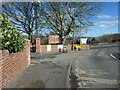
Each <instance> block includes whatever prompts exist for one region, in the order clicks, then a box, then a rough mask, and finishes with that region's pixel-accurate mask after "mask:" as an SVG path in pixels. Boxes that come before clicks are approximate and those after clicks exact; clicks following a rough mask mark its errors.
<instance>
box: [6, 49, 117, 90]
mask: <svg viewBox="0 0 120 90" xmlns="http://www.w3.org/2000/svg"><path fill="white" fill-rule="evenodd" d="M111 49H114V50H116V49H117V48H116V49H115V47H98V48H92V49H91V50H86V51H70V52H68V53H60V54H59V53H55V54H39V53H32V54H31V65H30V67H29V68H27V69H26V70H25V71H23V72H22V73H21V74H20V75H19V76H17V77H16V78H15V79H14V80H13V82H12V83H11V84H10V85H9V86H6V88H67V84H68V83H67V82H68V81H69V80H68V78H67V76H68V68H69V64H70V62H71V61H73V63H72V70H71V74H72V76H71V82H72V84H71V87H72V88H73V87H75V88H78V87H80V88H117V87H118V64H119V61H118V60H115V59H114V58H112V57H111V56H110V52H113V51H114V50H111ZM110 50H111V51H110ZM115 52H116V51H115Z"/></svg>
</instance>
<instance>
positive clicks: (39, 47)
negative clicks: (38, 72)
mask: <svg viewBox="0 0 120 90" xmlns="http://www.w3.org/2000/svg"><path fill="white" fill-rule="evenodd" d="M75 45H77V44H74V45H73V46H75ZM58 46H59V45H40V39H39V38H37V39H36V52H38V53H46V52H59V48H58ZM81 46H82V50H89V49H90V45H81ZM48 48H49V50H48ZM68 50H72V45H71V44H68Z"/></svg>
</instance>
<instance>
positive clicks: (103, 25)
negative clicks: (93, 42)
mask: <svg viewBox="0 0 120 90" xmlns="http://www.w3.org/2000/svg"><path fill="white" fill-rule="evenodd" d="M103 5H104V7H102V11H101V12H100V13H99V14H98V15H97V18H96V19H94V20H93V22H94V24H95V26H93V27H91V30H90V31H88V32H87V33H86V34H85V36H88V37H98V36H101V35H104V34H113V33H118V2H103Z"/></svg>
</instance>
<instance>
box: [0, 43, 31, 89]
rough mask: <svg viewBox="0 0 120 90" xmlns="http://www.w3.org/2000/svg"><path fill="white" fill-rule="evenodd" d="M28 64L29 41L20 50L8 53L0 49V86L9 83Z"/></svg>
mask: <svg viewBox="0 0 120 90" xmlns="http://www.w3.org/2000/svg"><path fill="white" fill-rule="evenodd" d="M29 64H30V41H27V43H26V45H25V49H24V50H23V51H21V52H17V53H12V54H9V51H8V50H0V88H3V87H5V86H6V85H9V83H10V82H11V81H12V79H13V78H14V77H15V76H16V75H18V74H19V73H20V72H21V71H23V70H24V69H25V68H26V67H28V66H29Z"/></svg>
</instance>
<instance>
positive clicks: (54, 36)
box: [49, 35, 59, 44]
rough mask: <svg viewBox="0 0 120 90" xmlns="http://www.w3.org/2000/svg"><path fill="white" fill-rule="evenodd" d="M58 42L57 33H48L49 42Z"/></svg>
mask: <svg viewBox="0 0 120 90" xmlns="http://www.w3.org/2000/svg"><path fill="white" fill-rule="evenodd" d="M55 43H59V35H49V44H55Z"/></svg>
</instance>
